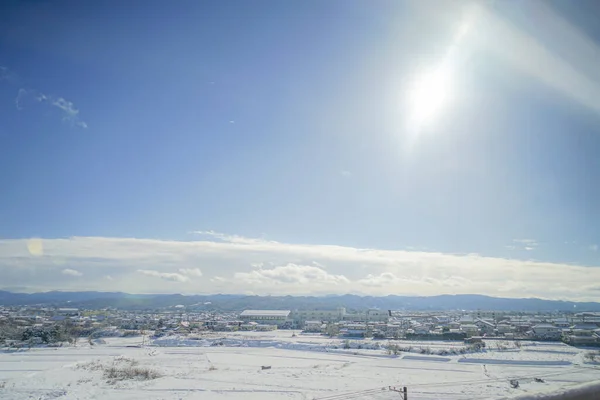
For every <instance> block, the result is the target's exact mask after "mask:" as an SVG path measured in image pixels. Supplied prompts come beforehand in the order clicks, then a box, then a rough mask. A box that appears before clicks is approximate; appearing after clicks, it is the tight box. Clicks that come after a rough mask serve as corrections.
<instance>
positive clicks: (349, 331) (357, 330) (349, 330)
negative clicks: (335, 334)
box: [340, 323, 367, 337]
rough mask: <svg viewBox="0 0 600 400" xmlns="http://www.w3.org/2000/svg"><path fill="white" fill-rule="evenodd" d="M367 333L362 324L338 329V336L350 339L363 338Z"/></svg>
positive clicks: (347, 325) (364, 325) (353, 324)
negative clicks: (349, 337) (350, 337)
mask: <svg viewBox="0 0 600 400" xmlns="http://www.w3.org/2000/svg"><path fill="white" fill-rule="evenodd" d="M366 333H367V325H366V324H362V323H351V324H346V325H345V327H344V328H343V329H340V334H342V335H344V336H352V337H364V336H365V334H366Z"/></svg>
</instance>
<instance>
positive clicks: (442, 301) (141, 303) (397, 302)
mask: <svg viewBox="0 0 600 400" xmlns="http://www.w3.org/2000/svg"><path fill="white" fill-rule="evenodd" d="M0 305H3V306H17V305H44V306H60V307H78V308H86V309H98V308H107V307H111V308H119V309H129V310H134V309H137V310H142V309H160V308H168V307H174V306H176V305H184V306H186V307H191V308H194V309H204V310H219V311H237V310H244V309H279V310H281V309H291V310H293V309H333V308H336V307H346V308H347V309H348V310H364V309H367V308H380V309H392V310H419V311H425V310H432V311H433V310H440V311H443V310H471V311H472V310H490V311H491V310H509V311H545V312H547V311H573V312H580V311H600V303H596V302H572V301H560V300H542V299H536V298H527V299H508V298H501V297H490V296H483V295H475V294H460V295H440V296H429V297H425V296H393V295H392V296H382V297H373V296H357V295H351V294H347V295H340V296H324V297H318V296H245V295H229V294H216V295H190V296H184V295H181V294H128V293H121V292H59V291H54V292H43V293H31V294H28V293H13V292H6V291H0Z"/></svg>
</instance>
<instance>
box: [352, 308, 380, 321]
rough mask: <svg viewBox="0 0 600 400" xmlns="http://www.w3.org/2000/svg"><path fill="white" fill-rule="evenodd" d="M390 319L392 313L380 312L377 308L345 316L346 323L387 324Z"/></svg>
mask: <svg viewBox="0 0 600 400" xmlns="http://www.w3.org/2000/svg"><path fill="white" fill-rule="evenodd" d="M389 319H390V311H388V310H379V309H376V308H372V309H369V310H367V311H365V312H357V313H352V314H345V315H344V317H343V320H344V321H353V322H387V321H388V320H389Z"/></svg>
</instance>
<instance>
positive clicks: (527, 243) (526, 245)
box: [506, 239, 539, 251]
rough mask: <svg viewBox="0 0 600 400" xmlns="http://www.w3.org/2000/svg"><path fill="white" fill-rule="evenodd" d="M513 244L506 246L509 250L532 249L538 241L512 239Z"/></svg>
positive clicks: (536, 245)
mask: <svg viewBox="0 0 600 400" xmlns="http://www.w3.org/2000/svg"><path fill="white" fill-rule="evenodd" d="M513 243H514V244H513V245H509V246H506V247H507V248H508V249H509V250H516V249H519V250H526V251H532V250H535V249H536V248H537V247H538V246H539V243H538V242H537V240H534V239H513Z"/></svg>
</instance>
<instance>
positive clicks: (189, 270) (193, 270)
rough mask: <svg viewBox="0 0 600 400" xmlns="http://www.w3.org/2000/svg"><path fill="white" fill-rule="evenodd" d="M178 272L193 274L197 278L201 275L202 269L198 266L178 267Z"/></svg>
mask: <svg viewBox="0 0 600 400" xmlns="http://www.w3.org/2000/svg"><path fill="white" fill-rule="evenodd" d="M179 273H180V274H182V275H187V276H195V277H198V278H199V277H201V276H202V271H200V268H179Z"/></svg>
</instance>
